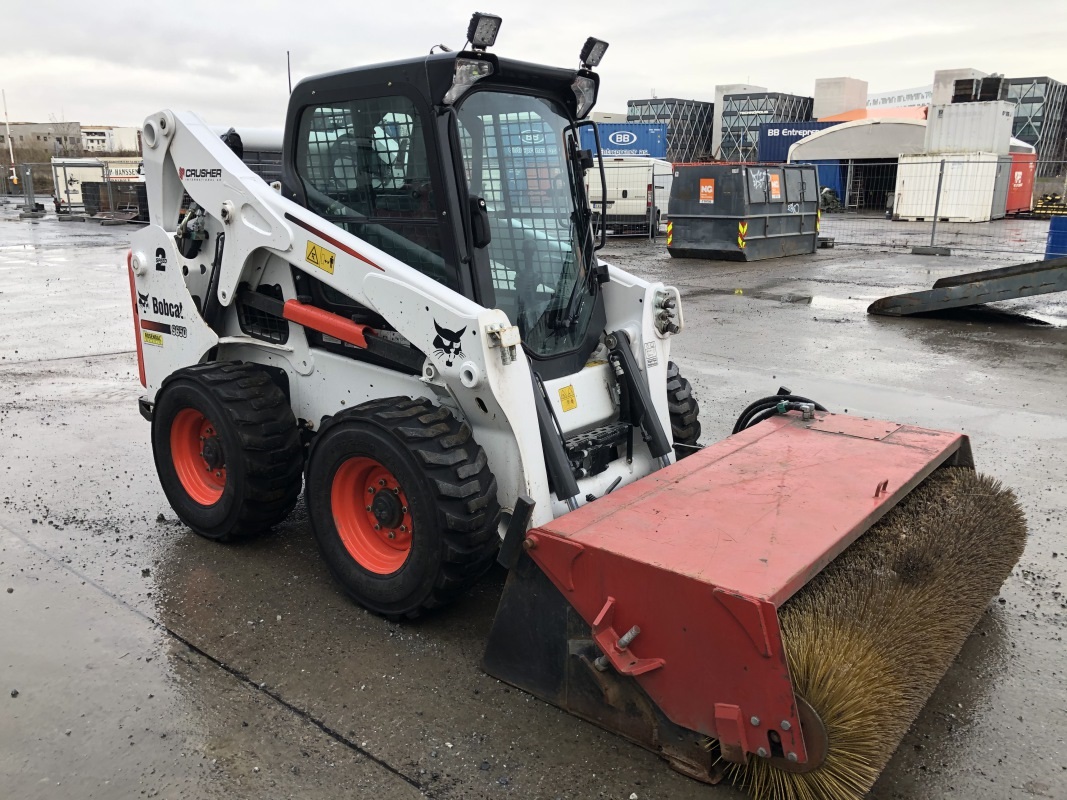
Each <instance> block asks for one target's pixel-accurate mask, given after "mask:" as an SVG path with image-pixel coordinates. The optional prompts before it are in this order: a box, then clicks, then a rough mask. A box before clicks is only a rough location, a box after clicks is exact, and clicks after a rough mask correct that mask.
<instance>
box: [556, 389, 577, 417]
mask: <svg viewBox="0 0 1067 800" xmlns="http://www.w3.org/2000/svg"><path fill="white" fill-rule="evenodd" d="M559 404H560V405H561V406H563V410H564V411H574V409H576V408H577V407H578V398H577V397H575V396H574V387H573V386H564V387H563V388H562V389H560V390H559Z"/></svg>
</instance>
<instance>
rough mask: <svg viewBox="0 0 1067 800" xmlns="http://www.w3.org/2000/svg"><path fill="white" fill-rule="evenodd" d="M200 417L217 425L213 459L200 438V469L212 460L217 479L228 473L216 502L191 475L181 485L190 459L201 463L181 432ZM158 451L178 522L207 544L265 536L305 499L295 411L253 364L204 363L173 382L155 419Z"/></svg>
mask: <svg viewBox="0 0 1067 800" xmlns="http://www.w3.org/2000/svg"><path fill="white" fill-rule="evenodd" d="M196 414H199V415H201V416H202V418H203V419H204V420H206V424H207V425H209V426H212V427H211V428H209V429H206V430H208V431H209V432H210V435H209V436H208V437H207V438H208V439H214V442H213V443H211V445H210V447H211V452H210V454H209V455H207V456H205V453H208V446H209V445H208V443H207V442H206V441H205V439H204V438H201V439H200V441H201V442H204V444H202V445H201V450H200V458H201V459H203V461H202V464H201V466H203V467H204V468H205V470H207V467H208V465H209V460H208V459H210V461H211V463H216V464H217V465H218V466H220V467H221V468H220V469H218V470H217V471H216V472H215V473H214V474H215V475H216V476H218V475H220V474H221V475H222V478H221V480H220V481H219V483H221V484H222V486H221V491H220V492H219V494H218V497H217V499H215V500H214V501H213V502H212V501H211V500H210V498H208V497H207V496H206V495H205V492H207V491H208V490H210V489H211V487H202V486H198V485H197V484H195V476H194V478H190V477H189V475H188V473H185V474H186V478H185V479H184V480H185V482H183V478H182V477H179V473H178V470H179V467H183V468H184V467H185V466H187V465H188V464H189V463H190V462H189V461H187V460H184V459H188V458H193V459H195V455H191V454H190V452H189V444H188V442H187V440H186V439H185V438H183V437H182V435H181V434H182V431H184V430H188V424H187V423H188V420H189V418H190V417H195V415H196ZM152 452H153V455H154V457H155V462H156V472H157V473H158V475H159V482H160V483H161V484H162V486H163V492H164V494H166V496H167V500H169V501H170V504H171V507H172V508H173V509H174V511H175V513H176V514H177V515H178V518H179V519H181V521H182V522H184V523H185V524H186V525H188V526H189V527H190V528H192V529H193V530H194V531H196V532H197V533H198V534H200V535H201V536H204V537H206V538H208V539H215V540H219V541H222V540H226V539H231V538H238V537H246V536H251V535H254V534H258V533H262V532H264V531H266V530H268V529H269V528H270V527H271V526H272V525H275V524H277V523H279V522H281V521H282V520H283V519H285V517H286V516H288V515H289V512H290V511H292V510H293V506H294V505H295V504H296V500H297V497H299V496H300V488H301V479H302V472H303V469H302V468H303V459H302V456H303V452H302V447H301V443H300V436H299V433H298V430H297V425H296V419H295V417H294V416H293V410H292V407H291V406H290V404H289V400H288V398H286V396H285V393H284V392H282V390H281V389H279V388H278V386H277V385H276V384H275V383H274V382H273V381H272V380H271V379H270V376H269V375H268V374H267V373H266V372H265V371H264V370H262V369H261V368H259V367H256V366H255V365H253V364H244V363H241V362H216V363H211V364H199V365H197V366H195V367H186V368H184V369H181V370H178V371H177V372H175V373H174V375H172V376H171V377H170V378H168V379H167V380H166V381H165V382H164V384H163V387H162V388H161V390H160V394H159V396H158V397H157V399H156V405H155V410H154V413H153V417H152ZM219 459H221V464H218V462H219ZM223 470H225V471H224V472H223ZM208 472H210V470H208ZM190 480H193V481H194V483H189V481H190ZM190 487H191V488H190Z"/></svg>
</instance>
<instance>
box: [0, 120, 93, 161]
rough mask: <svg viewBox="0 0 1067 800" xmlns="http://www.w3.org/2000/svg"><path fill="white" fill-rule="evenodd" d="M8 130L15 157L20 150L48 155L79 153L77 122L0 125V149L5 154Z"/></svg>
mask: <svg viewBox="0 0 1067 800" xmlns="http://www.w3.org/2000/svg"><path fill="white" fill-rule="evenodd" d="M9 132H10V137H11V145H12V149H13V150H14V151H15V154H16V157H17V156H18V153H19V152H20V151H22V152H35V153H38V154H48V155H50V156H72V155H81V150H82V133H81V124H80V123H78V122H12V123H10V124H9V125H6V126H4V125H0V150H4V151H5V154H6V151H7V147H8V135H9Z"/></svg>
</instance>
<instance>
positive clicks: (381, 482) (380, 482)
mask: <svg viewBox="0 0 1067 800" xmlns="http://www.w3.org/2000/svg"><path fill="white" fill-rule="evenodd" d="M378 485H379V486H385V478H379V479H378Z"/></svg>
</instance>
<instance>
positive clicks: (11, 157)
mask: <svg viewBox="0 0 1067 800" xmlns="http://www.w3.org/2000/svg"><path fill="white" fill-rule="evenodd" d="M0 95H2V96H3V98H4V126H5V127H6V128H7V158H8V161H9V162H10V163H11V165H12V166H14V165H15V148H14V145H13V144H12V143H11V120H9V119H8V118H7V92H5V91H3V90H2V89H0Z"/></svg>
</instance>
